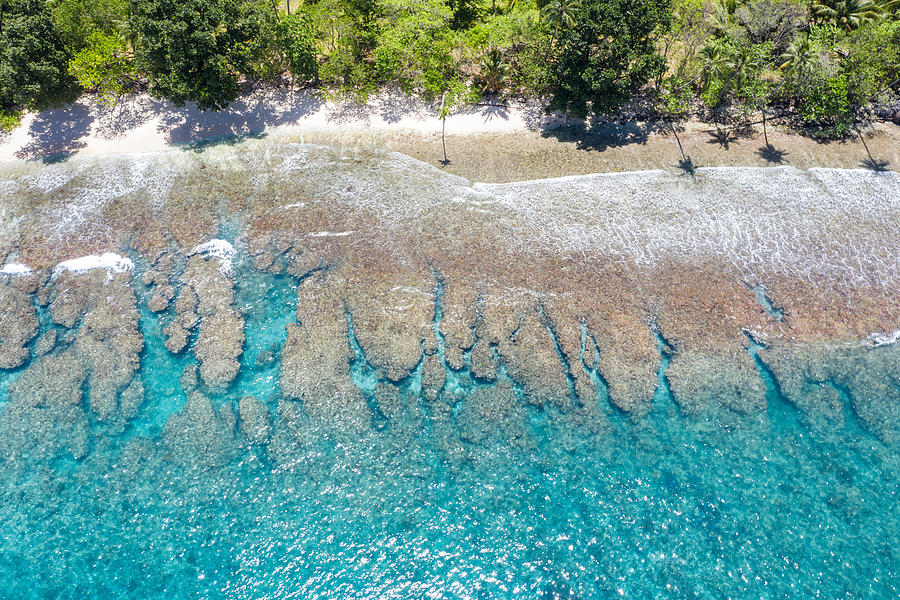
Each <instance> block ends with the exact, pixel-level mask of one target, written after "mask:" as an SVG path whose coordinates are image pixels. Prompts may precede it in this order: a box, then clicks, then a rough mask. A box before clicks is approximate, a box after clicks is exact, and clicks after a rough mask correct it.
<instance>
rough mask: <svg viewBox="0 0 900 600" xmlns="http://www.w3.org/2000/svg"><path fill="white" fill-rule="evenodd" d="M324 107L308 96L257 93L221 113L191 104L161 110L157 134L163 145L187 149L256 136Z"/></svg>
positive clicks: (271, 92)
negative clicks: (162, 136) (204, 142)
mask: <svg viewBox="0 0 900 600" xmlns="http://www.w3.org/2000/svg"><path fill="white" fill-rule="evenodd" d="M323 105H324V102H323V101H322V99H321V98H319V97H318V96H316V95H315V94H313V93H311V92H306V91H302V92H299V93H293V92H291V91H289V90H285V89H279V90H265V91H258V92H256V93H253V94H250V95H248V96H246V97H242V98H239V99H237V100H235V101H234V102H232V103H231V104H230V105H229V106H228V107H227V108H225V109H223V110H221V111H201V110H198V109H197V106H196V104H195V103H193V102H189V103H187V105H185V106H183V107H174V106H168V108H165V109H162V110H161V115H160V120H159V130H160V131H161V132H164V134H165V136H166V142H167V143H169V144H173V145H189V144H192V143H196V142H199V141H202V140H210V139H212V140H216V139H220V140H222V139H225V140H227V139H232V138H234V137H236V136H249V137H252V136H259V135H261V134H262V133H263V132H264V131H265V130H267V129H270V128H273V127H278V126H280V125H287V124H290V123H294V122H296V121H297V120H299V119H301V118H303V117H306V116H309V115H311V114H313V113H315V112H318V111H319V109H320V108H321V107H322V106H323Z"/></svg>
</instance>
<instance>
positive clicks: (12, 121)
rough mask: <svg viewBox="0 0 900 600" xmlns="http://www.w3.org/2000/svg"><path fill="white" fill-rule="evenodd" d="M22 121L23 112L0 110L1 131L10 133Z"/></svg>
mask: <svg viewBox="0 0 900 600" xmlns="http://www.w3.org/2000/svg"><path fill="white" fill-rule="evenodd" d="M21 122H22V112H21V111H14V110H9V111H5V110H0V133H9V132H10V131H12V130H13V129H15V128H16V127H18V126H19V123H21Z"/></svg>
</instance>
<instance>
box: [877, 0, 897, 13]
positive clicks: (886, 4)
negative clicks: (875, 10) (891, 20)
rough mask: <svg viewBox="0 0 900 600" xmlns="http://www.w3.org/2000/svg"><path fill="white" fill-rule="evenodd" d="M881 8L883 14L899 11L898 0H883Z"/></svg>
mask: <svg viewBox="0 0 900 600" xmlns="http://www.w3.org/2000/svg"><path fill="white" fill-rule="evenodd" d="M881 8H882V10H883V11H884V12H885V14H891V13H895V12H898V11H900V0H884V1H883V2H882V3H881Z"/></svg>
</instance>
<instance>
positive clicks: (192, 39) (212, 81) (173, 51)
mask: <svg viewBox="0 0 900 600" xmlns="http://www.w3.org/2000/svg"><path fill="white" fill-rule="evenodd" d="M136 7H137V10H136V14H135V18H134V24H135V29H136V31H137V33H138V35H139V37H140V43H139V45H138V55H137V59H138V62H139V64H140V65H141V66H142V67H143V70H144V71H145V72H146V73H147V75H148V77H149V79H150V93H152V94H154V95H156V96H159V97H162V98H165V99H167V100H170V101H172V102H173V103H175V104H176V105H183V104H184V103H185V102H187V101H191V100H192V101H196V102H197V106H198V107H199V108H200V109H201V110H209V109H213V110H220V109H222V108H224V107H225V106H227V105H228V104H229V103H230V102H231V101H232V100H234V99H235V98H237V96H238V94H239V92H240V89H239V86H238V79H239V77H241V76H242V75H245V74H252V72H253V67H254V61H255V60H256V59H257V58H258V50H259V49H260V48H263V47H265V43H266V41H267V40H269V39H271V28H272V25H273V21H274V13H273V12H272V9H271V7H270V6H269V5H268V4H267V3H265V2H262V3H261V2H255V1H253V0H143V1H142V2H139V3H137V4H136ZM264 32H266V33H264Z"/></svg>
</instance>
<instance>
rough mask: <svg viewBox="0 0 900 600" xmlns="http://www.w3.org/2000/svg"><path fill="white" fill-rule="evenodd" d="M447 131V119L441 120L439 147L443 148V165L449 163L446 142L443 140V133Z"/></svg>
mask: <svg viewBox="0 0 900 600" xmlns="http://www.w3.org/2000/svg"><path fill="white" fill-rule="evenodd" d="M446 131H447V117H444V118H443V119H441V146H443V147H444V164H447V163H448V162H450V161H449V160H447V140H446V138H445V135H444V134H445V133H446Z"/></svg>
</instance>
